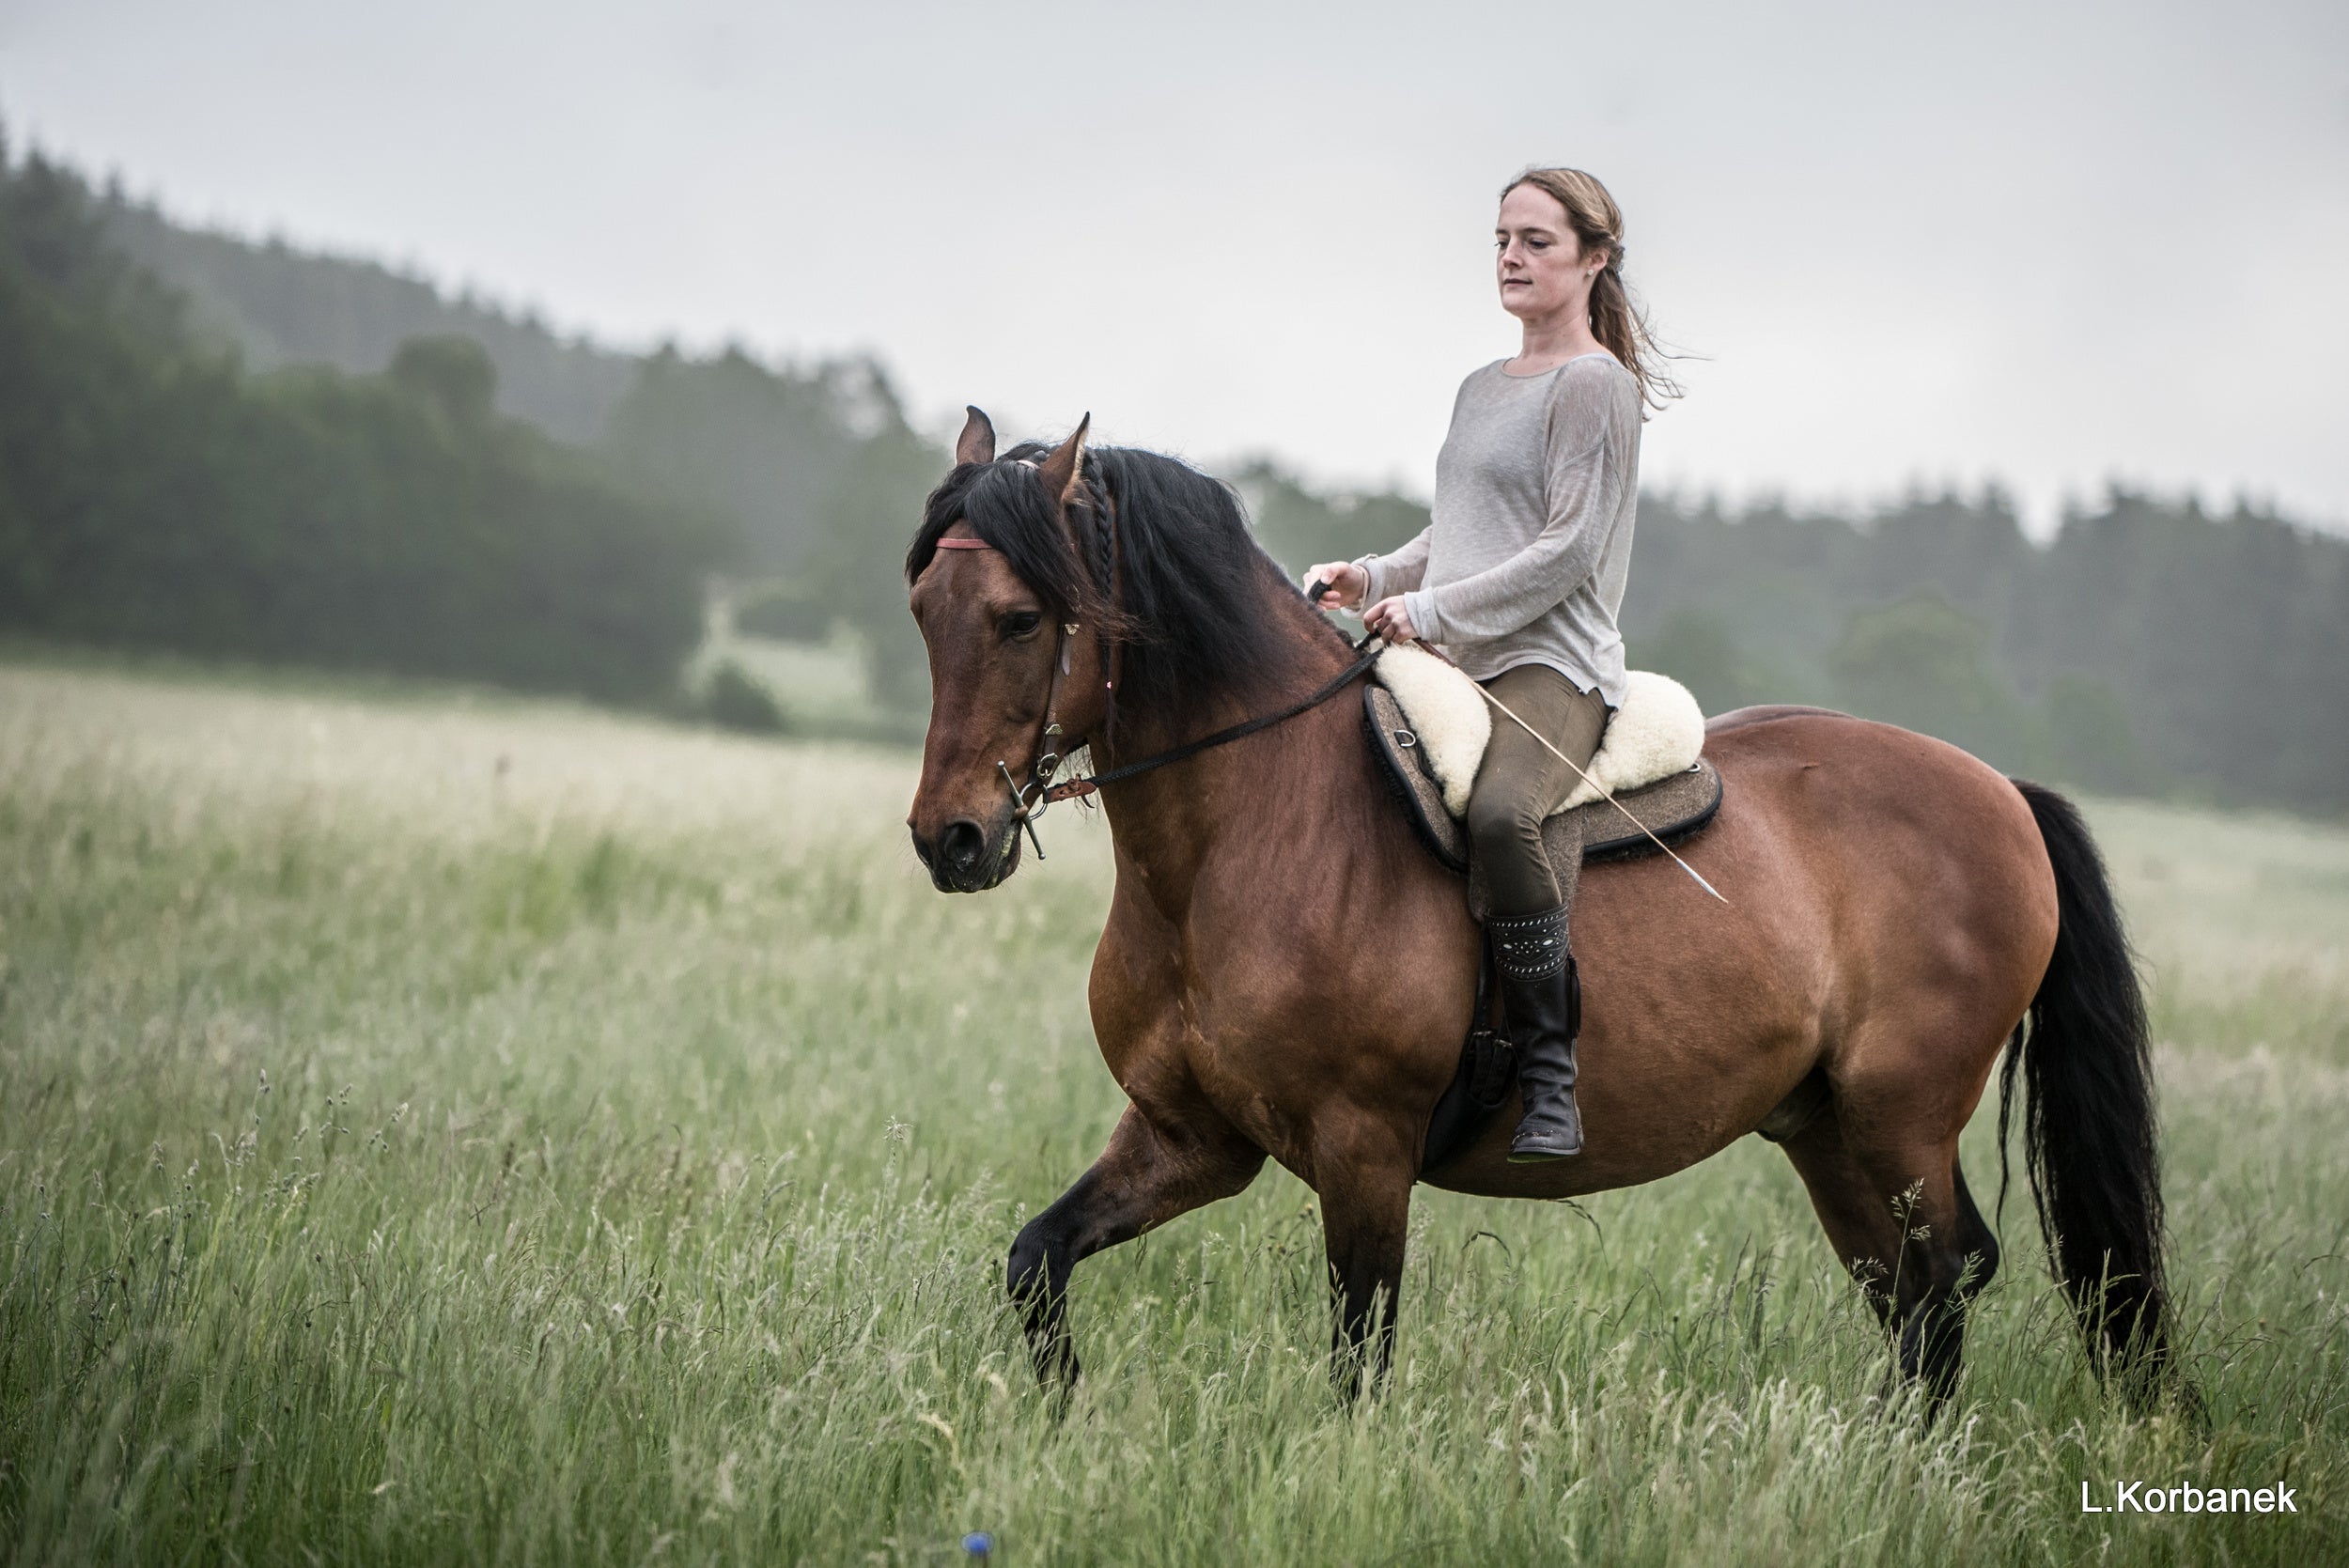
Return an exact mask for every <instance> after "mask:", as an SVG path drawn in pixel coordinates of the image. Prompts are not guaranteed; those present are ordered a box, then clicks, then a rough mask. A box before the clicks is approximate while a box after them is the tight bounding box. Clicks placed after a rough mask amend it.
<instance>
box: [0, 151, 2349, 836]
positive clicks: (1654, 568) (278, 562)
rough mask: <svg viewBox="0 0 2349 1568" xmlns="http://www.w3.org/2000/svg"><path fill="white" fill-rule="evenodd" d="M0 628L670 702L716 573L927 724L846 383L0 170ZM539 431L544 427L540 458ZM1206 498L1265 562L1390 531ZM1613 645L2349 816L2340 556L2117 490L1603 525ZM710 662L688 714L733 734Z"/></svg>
mask: <svg viewBox="0 0 2349 1568" xmlns="http://www.w3.org/2000/svg"><path fill="white" fill-rule="evenodd" d="M0 355H5V359H4V360H0V376H5V377H6V380H5V382H0V627H8V628H14V629H20V630H24V631H30V632H35V633H39V634H43V635H54V636H63V637H70V638H73V639H76V640H80V641H87V642H97V643H112V644H134V645H148V646H159V647H173V648H181V649H186V650H189V651H194V652H198V653H224V654H238V655H243V656H248V657H256V658H265V659H288V660H302V661H305V662H314V663H324V664H333V665H351V666H366V667H374V668H382V669H389V670H397V671H406V672H412V673H417V674H425V675H460V676H465V677H468V678H476V679H485V680H491V681H498V682H502V683H506V684H511V685H517V686H523V687H528V688H532V689H552V690H568V691H582V692H585V693H587V694H590V695H595V696H600V697H608V698H617V699H623V700H631V701H643V700H658V699H661V698H662V697H664V696H665V697H667V698H670V699H672V700H674V699H675V696H676V691H675V689H676V683H677V671H678V668H679V666H680V664H681V662H682V660H684V657H685V655H686V653H687V651H688V650H689V649H691V648H692V645H693V644H694V643H695V642H696V640H697V639H698V637H699V635H700V631H701V626H702V621H701V615H702V604H703V590H704V585H705V583H706V582H707V581H708V578H709V576H710V574H712V573H721V574H723V575H724V577H725V578H726V579H727V580H728V581H729V582H732V583H733V584H735V591H734V592H732V593H730V594H729V595H728V596H727V597H728V598H729V600H730V601H731V602H732V603H734V604H735V605H736V606H738V609H739V613H738V615H737V621H738V624H739V626H740V627H741V628H742V629H744V630H746V631H752V632H756V633H761V634H764V635H768V636H772V637H781V638H786V639H790V640H796V641H810V642H812V641H820V640H823V639H825V638H827V637H830V638H832V639H834V640H837V639H839V638H841V637H844V636H845V637H846V638H848V640H849V641H851V642H852V643H853V644H855V645H856V646H857V647H858V648H859V649H860V650H861V654H862V658H863V662H864V664H865V667H866V668H867V670H868V673H869V675H870V687H871V695H872V699H873V701H874V702H875V703H876V704H878V705H879V706H880V707H882V708H884V709H887V710H890V711H894V712H896V713H898V714H900V715H904V716H907V717H909V718H910V717H911V716H916V715H918V714H919V713H920V711H921V710H922V708H923V707H924V706H925V705H926V696H927V692H926V677H925V669H924V660H923V653H922V647H921V644H920V641H919V639H918V637H917V636H916V635H915V633H914V630H913V628H912V625H911V622H910V618H909V617H908V616H907V615H906V613H905V607H904V593H903V588H902V585H901V583H900V582H899V581H898V577H897V562H898V560H899V558H900V555H901V552H902V550H903V547H904V542H905V539H906V537H907V536H908V535H909V534H910V530H911V527H912V525H913V521H914V520H915V518H916V517H917V516H918V512H919V507H920V504H921V500H922V497H923V496H924V494H925V493H926V491H927V490H928V489H929V487H930V486H931V485H933V484H934V483H935V482H936V481H937V479H938V477H939V476H940V475H941V474H942V473H943V472H944V470H945V468H946V465H947V461H948V459H947V458H946V455H945V453H944V451H943V450H942V448H941V446H940V445H939V444H938V443H937V442H934V441H931V440H929V439H927V438H926V436H924V435H923V434H922V433H921V432H919V431H918V430H916V429H915V428H914V427H913V425H912V424H911V422H910V420H909V418H908V416H907V414H906V411H905V409H904V407H903V404H902V402H901V400H900V399H899V397H898V396H897V395H896V393H895V391H894V388H893V386H892V385H891V382H890V380H889V378H888V376H887V374H886V373H885V371H884V370H883V369H882V368H881V367H880V366H879V365H876V364H874V363H872V362H871V361H869V360H855V359H852V360H846V361H837V362H828V363H823V364H817V365H774V364H770V363H768V362H766V361H763V360H762V359H760V358H759V357H758V356H755V355H753V354H750V353H748V352H745V351H742V350H739V349H729V350H725V351H722V352H719V353H716V354H713V355H706V356H694V355H689V354H684V353H680V352H678V351H677V350H676V349H661V350H659V351H657V352H654V353H651V354H647V355H643V356H636V357H632V358H631V357H630V356H626V355H621V354H617V353H614V351H612V350H609V349H599V348H598V347H596V346H594V345H592V344H587V343H584V342H582V341H578V340H573V339H565V338H563V337H561V336H559V335H558V334H554V333H553V332H552V330H550V329H549V328H547V327H546V326H545V325H544V324H543V323H540V322H538V321H537V320H536V319H535V318H530V317H527V316H522V315H518V314H516V313H512V312H506V311H502V310H500V309H498V308H497V307H495V306H492V305H489V304H486V303H482V302H478V301H474V300H459V301H455V302H451V301H448V300H445V299H443V298H442V296H440V295H439V294H438V293H437V292H436V291H434V290H433V289H432V288H431V287H429V286H428V285H426V284H423V283H421V282H418V281H417V280H414V279H412V278H404V277H401V276H399V275H398V274H396V273H392V272H387V271H385V270H383V269H381V268H380V267H375V266H373V265H372V264H369V263H365V262H357V261H350V260H347V259H340V258H334V257H322V256H305V255H303V253H301V252H298V251H294V250H291V249H289V248H288V247H286V246H284V245H282V244H274V243H272V244H269V245H256V244H251V243H248V242H246V241H239V240H235V239H232V238H229V237H226V236H220V235H207V234H199V233H195V232H193V231H189V230H185V229H181V228H179V227H178V226H176V225H172V224H171V223H170V222H169V221H168V220H166V219H164V218H163V216H162V215H161V214H159V213H157V212H155V211H154V210H152V209H151V208H146V207H140V206H137V205H135V204H132V203H131V202H129V201H127V200H125V199H124V198H123V197H121V196H120V194H118V193H115V192H106V193H95V192H92V191H91V190H89V189H88V187H87V186H86V184H85V183H84V182H83V181H81V180H80V179H78V178H77V177H76V176H74V175H73V174H72V173H71V172H70V170H67V169H63V168H61V167H59V166H57V165H56V164H54V163H49V162H46V161H43V160H41V159H39V158H38V157H33V158H26V159H23V160H16V161H9V160H8V159H7V157H6V153H5V150H4V149H0ZM549 430H552V431H556V432H559V433H560V434H561V435H563V436H565V437H566V438H568V439H567V440H564V441H558V440H556V439H554V437H553V436H551V435H549V434H547V433H545V432H546V431H549ZM1227 477H1228V478H1229V479H1230V480H1231V482H1232V483H1233V484H1234V486H1235V488H1236V489H1237V490H1238V491H1239V493H1240V494H1241V496H1242V497H1243V499H1244V500H1245V501H1246V503H1247V505H1248V508H1249V511H1250V513H1251V516H1252V520H1254V522H1255V524H1256V526H1257V528H1258V530H1259V534H1260V537H1261V538H1262V539H1263V542H1264V543H1265V546H1266V548H1267V549H1268V551H1270V552H1271V553H1272V554H1273V555H1274V556H1275V557H1276V558H1277V559H1279V560H1281V561H1283V563H1284V564H1285V565H1287V566H1289V567H1291V568H1293V569H1294V568H1296V567H1301V566H1302V565H1304V564H1305V563H1306V562H1309V561H1313V560H1319V559H1328V558H1331V557H1340V556H1352V555H1355V554H1359V553H1361V551H1365V550H1375V549H1385V548H1391V547H1392V546H1393V545H1395V544H1397V543H1400V542H1401V541H1402V540H1404V539H1406V538H1408V537H1409V536H1410V535H1411V534H1413V533H1415V532H1416V531H1417V530H1418V529H1420V528H1421V527H1423V526H1424V525H1425V523H1426V520H1427V514H1426V510H1425V508H1424V507H1423V505H1420V504H1419V503H1417V502H1414V501H1412V500H1410V499H1409V498H1408V497H1404V496H1398V495H1393V494H1383V493H1374V494H1349V493H1330V492H1325V491H1318V490H1315V489H1312V488H1310V487H1307V486H1305V485H1304V484H1302V483H1300V482H1299V481H1298V480H1297V479H1296V478H1295V477H1294V476H1292V475H1290V474H1287V473H1286V472H1285V471H1283V469H1282V468H1281V467H1280V466H1279V465H1277V464H1275V463H1272V462H1270V461H1261V460H1260V461H1253V462H1245V463H1241V464H1238V465H1236V466H1235V467H1234V468H1233V469H1232V470H1231V471H1230V473H1229V474H1228V475H1227ZM1638 529H1639V535H1638V546H1637V549H1636V551H1635V556H1634V568H1633V571H1632V576H1631V587H1630V592H1629V597H1628V598H1627V599H1626V604H1625V607H1624V624H1625V627H1626V634H1627V636H1628V639H1629V642H1630V644H1631V647H1630V651H1631V656H1632V659H1633V661H1634V662H1635V663H1637V664H1640V665H1642V666H1644V667H1648V668H1654V669H1660V670H1665V671H1667V672H1669V673H1672V674H1673V675H1677V676H1679V677H1680V678H1681V679H1683V680H1684V681H1686V682H1688V684H1689V685H1690V686H1691V687H1692V688H1693V689H1694V690H1695V691H1696V692H1697V695H1698V697H1699V699H1700V701H1701V702H1703V705H1704V706H1705V707H1706V709H1707V711H1721V710H1724V709H1726V708H1730V707H1735V706H1742V705H1744V704H1746V703H1750V702H1809V703H1821V704H1826V705H1828V706H1840V707H1843V708H1846V709H1848V710H1850V711H1854V712H1859V713H1862V714H1865V715H1867V716H1870V717H1875V718H1882V719H1887V720H1890V721H1892V722H1900V723H1906V724H1908V725H1909V726H1911V727H1913V728H1918V729H1922V730H1925V731H1928V732H1930V733H1934V734H1938V735H1941V736H1943V737H1947V738H1949V739H1952V740H1954V741H1956V742H1957V743H1959V744H1961V745H1964V746H1966V747H1968V749H1969V750H1972V751H1974V752H1976V753H1978V754H1980V755H1983V757H1985V758H1987V759H1989V760H1990V761H1992V762H1994V763H1996V764H1997V765H1999V766H2000V767H2002V768H2008V769H2010V770H2014V771H2021V772H2030V773H2037V774H2041V775H2044V776H2049V777H2054V778H2058V779H2061V780H2064V781H2066V782H2069V783H2074V784H2085V785H2088V786H2090V787H2093V788H2099V789H2106V790H2116V791H2125V792H2130V793H2139V794H2152V795H2183V796H2190V797H2196V798H2201V799H2209V800H2253V801H2263V802H2269V803H2274V804H2279V805H2286V806H2291V807H2294V808H2296V809H2300V810H2305V811H2313V812H2318V813H2325V814H2337V813H2341V812H2343V811H2349V736H2344V734H2343V724H2342V721H2343V720H2344V719H2349V541H2345V540H2343V539H2341V538H2340V537H2337V536H2331V535H2326V534H2322V533H2318V532H2315V531H2312V530H2310V529H2307V528H2304V527H2300V526H2296V525H2295V524H2294V523H2292V522H2290V521H2289V520H2285V519H2282V518H2279V517H2278V516H2275V515H2273V514H2272V513H2270V512H2267V511H2263V510H2259V509H2255V508H2251V507H2248V506H2245V505H2237V506H2234V507H2232V508H2230V509H2227V510H2225V511H2223V512H2213V511H2208V510H2205V509H2204V508H2203V507H2202V506H2201V505H2200V504H2199V503H2198V502H2196V501H2195V500H2193V499H2191V498H2168V497H2160V496H2154V495H2148V494H2141V493H2136V492H2132V491H2128V490H2125V489H2113V490H2111V491H2109V492H2108V494H2107V495H2106V496H2105V497H2103V498H2102V499H2101V501H2099V502H2098V503H2097V504H2095V505H2092V506H2088V507H2085V508H2081V509H2078V510H2077V511H2075V512H2074V513H2072V514H2070V515H2067V516H2066V517H2065V518H2064V519H2063V520H2062V524H2061V528H2060V530H2059V532H2058V533H2057V535H2056V536H2055V537H2054V539H2053V540H2052V541H2051V542H2049V543H2047V544H2044V545H2042V544H2036V543H2034V542H2032V541H2031V540H2030V538H2029V537H2027V536H2025V534H2024V532H2023V530H2022V528H2021V526H2020V522H2019V520H2018V519H2017V517H2016V514H2015V508H2014V506H2013V505H2012V504H2011V503H2010V502H2009V500H2008V499H2007V498H2006V497H2005V496H2003V495H2001V494H2000V493H1999V492H1998V491H1997V490H1996V489H1985V490H1983V491H1981V492H1979V493H1976V494H1972V495H1959V494H1955V493H1939V494H1929V493H1918V494H1914V495H1911V496H1908V497H1906V498H1905V499H1903V500H1901V501H1900V502H1897V503H1895V504H1892V505H1887V506H1883V507H1880V508H1878V509H1876V510H1875V511H1874V512H1872V513H1870V514H1868V515H1864V516H1856V517H1846V516H1838V515H1831V514H1826V513H1809V512H1802V511H1798V510H1796V509H1792V508H1789V507H1787V506H1785V505H1778V504H1760V505H1750V506H1747V507H1744V508H1742V509H1735V510H1733V509H1728V508H1724V507H1722V506H1721V505H1718V504H1716V503H1713V502H1709V501H1701V500H1691V499H1688V498H1684V497H1678V496H1673V495H1668V494H1649V495H1646V496H1643V497H1642V498H1641V508H1640V518H1639V523H1638ZM756 696H757V694H756V692H755V691H752V690H750V689H748V688H746V687H744V685H743V683H742V681H741V679H740V676H739V672H734V673H731V674H730V675H729V677H728V684H727V685H726V687H725V690H723V691H721V692H719V693H718V695H717V699H716V700H717V701H719V703H720V705H721V706H727V707H728V708H729V710H730V711H739V710H743V709H744V708H745V705H748V706H750V707H753V708H754V707H755V699H756Z"/></svg>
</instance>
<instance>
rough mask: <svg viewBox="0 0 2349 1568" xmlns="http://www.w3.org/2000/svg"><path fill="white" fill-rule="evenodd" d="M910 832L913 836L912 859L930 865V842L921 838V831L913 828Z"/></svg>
mask: <svg viewBox="0 0 2349 1568" xmlns="http://www.w3.org/2000/svg"><path fill="white" fill-rule="evenodd" d="M910 831H911V832H912V834H913V853H914V857H915V858H916V859H918V860H919V861H920V862H922V863H923V864H924V865H928V864H929V863H930V841H929V840H928V839H926V838H924V837H923V836H922V830H921V829H919V828H914V829H910Z"/></svg>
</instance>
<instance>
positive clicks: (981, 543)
mask: <svg viewBox="0 0 2349 1568" xmlns="http://www.w3.org/2000/svg"><path fill="white" fill-rule="evenodd" d="M938 548H939V549H941V550H993V549H994V548H995V547H994V546H993V545H991V544H988V542H987V541H986V540H985V539H941V540H939V541H938Z"/></svg>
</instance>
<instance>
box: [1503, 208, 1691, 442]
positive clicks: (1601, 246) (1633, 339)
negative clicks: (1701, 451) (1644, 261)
mask: <svg viewBox="0 0 2349 1568" xmlns="http://www.w3.org/2000/svg"><path fill="white" fill-rule="evenodd" d="M1520 185H1531V186H1532V187H1533V188H1534V189H1535V190H1537V191H1541V192H1544V193H1545V194H1548V195H1549V196H1550V197H1552V198H1553V199H1555V200H1556V202H1557V203H1558V205H1559V206H1560V207H1563V208H1564V209H1565V210H1566V222H1567V224H1568V225H1571V226H1572V227H1573V229H1574V233H1575V238H1576V239H1577V240H1579V241H1581V244H1582V248H1583V250H1584V251H1586V252H1593V251H1605V252H1606V253H1607V265H1606V266H1605V267H1604V268H1602V269H1600V271H1599V273H1598V275H1597V276H1596V277H1595V278H1593V279H1592V280H1591V335H1592V336H1593V337H1595V338H1597V339H1598V342H1599V347H1601V348H1603V349H1606V350H1607V351H1608V352H1609V353H1610V354H1612V355H1614V356H1615V357H1616V358H1617V359H1619V360H1621V361H1622V362H1623V366H1624V368H1625V369H1626V370H1628V371H1630V372H1631V374H1632V377H1633V379H1635V380H1638V382H1639V383H1640V397H1641V401H1643V402H1645V403H1646V404H1647V405H1648V406H1649V407H1651V408H1657V409H1660V408H1662V407H1663V406H1664V405H1665V404H1666V403H1667V402H1669V401H1671V400H1672V398H1674V397H1677V396H1680V395H1681V394H1680V383H1679V382H1677V381H1675V380H1672V377H1671V375H1670V374H1669V373H1667V372H1666V370H1665V369H1664V361H1665V360H1667V359H1669V358H1671V357H1672V356H1670V355H1668V354H1666V353H1665V352H1664V351H1663V350H1662V349H1660V348H1658V347H1657V342H1656V334H1654V333H1652V332H1651V331H1649V330H1648V323H1647V316H1646V313H1645V312H1643V311H1641V309H1640V307H1639V306H1638V305H1635V304H1633V303H1631V294H1630V291H1629V290H1628V289H1626V287H1624V282H1623V209H1621V208H1620V207H1617V206H1616V205H1615V198H1614V197H1613V196H1610V195H1609V194H1607V187H1606V186H1604V185H1601V184H1600V183H1599V182H1598V180H1597V179H1595V177H1593V176H1591V175H1588V174H1585V173H1584V172H1583V171H1582V170H1580V169H1527V170H1526V171H1524V172H1523V173H1522V174H1520V175H1518V176H1517V178H1516V179H1512V180H1511V181H1509V183H1508V184H1506V185H1504V186H1502V187H1501V199H1502V200H1503V201H1506V200H1507V199H1508V197H1509V193H1510V192H1512V191H1514V190H1516V189H1517V187H1518V186H1520Z"/></svg>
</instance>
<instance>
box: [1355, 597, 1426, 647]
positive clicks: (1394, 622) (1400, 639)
mask: <svg viewBox="0 0 2349 1568" xmlns="http://www.w3.org/2000/svg"><path fill="white" fill-rule="evenodd" d="M1362 624H1363V625H1364V626H1366V627H1368V628H1370V629H1371V630H1373V631H1375V632H1377V634H1378V635H1379V636H1381V637H1384V638H1385V639H1386V640H1387V641H1388V642H1390V643H1416V642H1418V641H1419V630H1418V629H1417V628H1416V627H1414V626H1412V625H1411V613H1410V612H1409V611H1408V610H1406V609H1404V608H1403V596H1402V595H1401V594H1396V595H1393V596H1392V598H1382V599H1380V600H1379V601H1378V602H1377V603H1376V604H1374V605H1372V606H1371V607H1370V608H1369V609H1367V610H1365V611H1363V612H1362Z"/></svg>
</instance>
